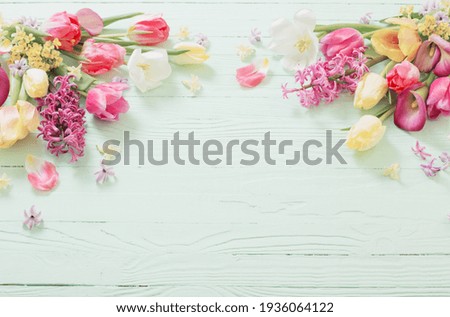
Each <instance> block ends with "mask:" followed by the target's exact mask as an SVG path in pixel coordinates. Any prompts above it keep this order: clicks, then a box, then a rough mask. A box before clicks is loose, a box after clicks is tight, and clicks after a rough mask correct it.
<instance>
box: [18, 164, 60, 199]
mask: <svg viewBox="0 0 450 317" xmlns="http://www.w3.org/2000/svg"><path fill="white" fill-rule="evenodd" d="M25 169H26V170H27V173H28V180H29V181H30V183H31V186H33V187H34V188H35V189H37V190H41V191H50V190H52V189H53V188H55V186H56V184H57V183H58V179H59V174H58V172H57V171H56V166H55V165H54V164H53V163H51V162H49V161H45V160H43V159H41V158H38V157H35V156H33V155H28V156H27V158H26V161H25Z"/></svg>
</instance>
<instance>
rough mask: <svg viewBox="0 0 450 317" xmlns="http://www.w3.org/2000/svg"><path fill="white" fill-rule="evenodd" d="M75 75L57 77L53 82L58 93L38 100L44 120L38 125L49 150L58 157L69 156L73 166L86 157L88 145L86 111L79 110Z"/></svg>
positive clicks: (55, 92)
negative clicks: (68, 154)
mask: <svg viewBox="0 0 450 317" xmlns="http://www.w3.org/2000/svg"><path fill="white" fill-rule="evenodd" d="M72 78H73V76H58V77H56V78H55V79H54V80H53V84H54V86H55V87H56V90H55V91H54V92H52V93H49V94H48V95H47V96H46V97H44V98H42V99H38V104H39V106H38V109H39V111H40V113H41V116H42V118H43V119H42V120H41V123H40V126H39V131H40V134H39V135H38V136H42V138H43V139H44V140H45V141H47V149H48V151H49V152H50V153H52V154H53V155H55V156H59V155H60V154H65V153H70V154H71V156H72V159H71V160H70V162H71V163H73V162H76V161H77V160H78V159H79V158H80V157H82V156H83V155H84V147H85V145H86V140H85V134H86V128H85V127H84V124H85V110H84V109H82V108H80V95H79V94H78V92H77V91H76V89H77V85H76V84H74V83H73V82H71V79H72Z"/></svg>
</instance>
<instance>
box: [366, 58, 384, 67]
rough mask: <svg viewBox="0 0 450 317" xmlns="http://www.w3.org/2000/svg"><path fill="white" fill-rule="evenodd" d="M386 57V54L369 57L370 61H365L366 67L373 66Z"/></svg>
mask: <svg viewBox="0 0 450 317" xmlns="http://www.w3.org/2000/svg"><path fill="white" fill-rule="evenodd" d="M387 59H388V58H387V57H386V56H383V55H380V56H377V57H375V58H373V59H371V60H370V61H368V62H367V63H366V65H367V67H369V68H370V67H372V66H375V65H376V64H378V63H381V62H383V61H385V60H387Z"/></svg>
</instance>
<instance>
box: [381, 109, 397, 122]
mask: <svg viewBox="0 0 450 317" xmlns="http://www.w3.org/2000/svg"><path fill="white" fill-rule="evenodd" d="M394 111H395V107H392V108H389V110H387V111H386V112H385V113H383V114H382V115H381V116H380V120H381V121H384V120H386V119H387V118H389V117H390V116H391V115H392V114H393V113H394Z"/></svg>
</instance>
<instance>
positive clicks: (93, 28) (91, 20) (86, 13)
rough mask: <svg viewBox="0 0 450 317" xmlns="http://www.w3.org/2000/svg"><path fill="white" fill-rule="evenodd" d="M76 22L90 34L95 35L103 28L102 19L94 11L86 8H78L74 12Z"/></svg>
mask: <svg viewBox="0 0 450 317" xmlns="http://www.w3.org/2000/svg"><path fill="white" fill-rule="evenodd" d="M76 16H77V18H78V22H80V25H81V26H82V27H83V28H84V29H85V30H86V32H88V33H89V35H90V36H96V35H99V34H100V33H102V30H103V20H102V18H101V17H100V16H99V15H98V14H97V13H96V12H94V11H92V10H91V9H88V8H84V9H81V10H79V11H78V12H77V13H76Z"/></svg>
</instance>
